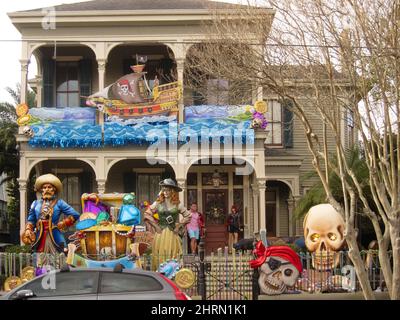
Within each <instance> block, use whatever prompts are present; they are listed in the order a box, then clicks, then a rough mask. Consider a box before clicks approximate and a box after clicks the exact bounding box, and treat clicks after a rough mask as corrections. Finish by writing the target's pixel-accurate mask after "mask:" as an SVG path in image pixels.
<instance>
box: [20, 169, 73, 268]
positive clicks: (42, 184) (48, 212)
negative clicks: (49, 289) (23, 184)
mask: <svg viewBox="0 0 400 320" xmlns="http://www.w3.org/2000/svg"><path fill="white" fill-rule="evenodd" d="M35 190H36V191H39V192H41V194H42V197H41V199H40V200H35V201H34V202H33V203H32V205H31V208H30V210H29V214H28V221H27V224H26V227H25V231H24V233H23V234H22V237H21V239H22V242H23V243H25V244H26V245H31V246H32V251H33V252H39V253H42V254H43V255H41V259H40V260H41V261H40V264H41V265H45V264H47V262H49V261H48V255H54V254H57V253H61V252H64V248H66V247H67V244H66V242H65V239H64V236H63V234H62V231H64V230H65V229H67V228H68V227H70V226H72V225H73V224H74V223H75V221H77V220H78V219H79V213H78V212H76V211H75V210H74V209H73V208H72V207H71V206H70V205H68V204H67V203H66V202H65V201H64V200H61V199H58V198H57V195H58V194H59V193H60V192H61V190H62V183H61V181H60V180H59V179H58V178H57V177H56V176H54V175H52V174H45V175H42V176H40V177H38V178H37V179H36V182H35ZM61 215H64V219H63V220H62V221H59V220H60V217H61Z"/></svg>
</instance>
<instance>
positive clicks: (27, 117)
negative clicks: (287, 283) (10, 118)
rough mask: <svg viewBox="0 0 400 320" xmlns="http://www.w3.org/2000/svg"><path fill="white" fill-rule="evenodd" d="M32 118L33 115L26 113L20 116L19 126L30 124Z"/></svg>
mask: <svg viewBox="0 0 400 320" xmlns="http://www.w3.org/2000/svg"><path fill="white" fill-rule="evenodd" d="M31 119H32V117H31V115H30V114H26V115H24V116H22V117H19V118H18V119H17V124H18V125H19V126H24V125H26V124H28V123H29V121H31Z"/></svg>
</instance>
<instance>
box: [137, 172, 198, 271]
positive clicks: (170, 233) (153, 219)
mask: <svg viewBox="0 0 400 320" xmlns="http://www.w3.org/2000/svg"><path fill="white" fill-rule="evenodd" d="M159 185H160V186H161V191H160V193H159V196H158V198H157V200H156V201H155V202H154V203H153V204H152V205H151V206H149V208H148V209H147V210H146V212H145V216H144V221H145V223H146V226H147V228H148V230H150V231H153V233H154V239H153V243H152V268H153V270H156V269H157V268H158V266H159V265H160V264H161V263H163V262H164V261H166V260H168V259H173V258H179V256H180V255H181V254H182V253H183V251H182V239H181V236H180V231H181V230H182V229H183V230H184V227H185V225H186V224H187V223H189V222H190V218H191V213H190V212H188V211H187V210H186V208H185V207H184V206H183V205H182V203H180V201H179V194H178V192H181V191H182V189H181V188H180V187H178V186H177V185H176V183H175V182H174V181H173V180H172V179H165V180H163V181H161V182H160V184H159Z"/></svg>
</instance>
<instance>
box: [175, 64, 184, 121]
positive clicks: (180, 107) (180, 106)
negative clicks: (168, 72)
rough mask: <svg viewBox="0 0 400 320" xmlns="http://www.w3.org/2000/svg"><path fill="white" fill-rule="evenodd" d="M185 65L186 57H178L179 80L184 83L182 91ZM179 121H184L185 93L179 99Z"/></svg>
mask: <svg viewBox="0 0 400 320" xmlns="http://www.w3.org/2000/svg"><path fill="white" fill-rule="evenodd" d="M184 67H185V59H184V58H177V59H176V71H177V73H178V81H179V82H180V83H181V85H182V91H183V70H184ZM178 107H179V122H183V108H184V105H183V94H182V96H181V99H180V100H179V105H178Z"/></svg>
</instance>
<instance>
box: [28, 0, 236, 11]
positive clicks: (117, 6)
mask: <svg viewBox="0 0 400 320" xmlns="http://www.w3.org/2000/svg"><path fill="white" fill-rule="evenodd" d="M232 6H240V5H235V4H232V3H224V2H216V1H209V0H94V1H85V2H78V3H71V4H62V5H59V6H55V7H54V8H55V10H56V11H99V10H185V9H186V10H196V9H197V10H198V9H208V8H210V7H212V8H218V9H224V8H225V9H227V8H232ZM41 10H42V8H39V9H33V10H27V11H26V12H28V11H41Z"/></svg>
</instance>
